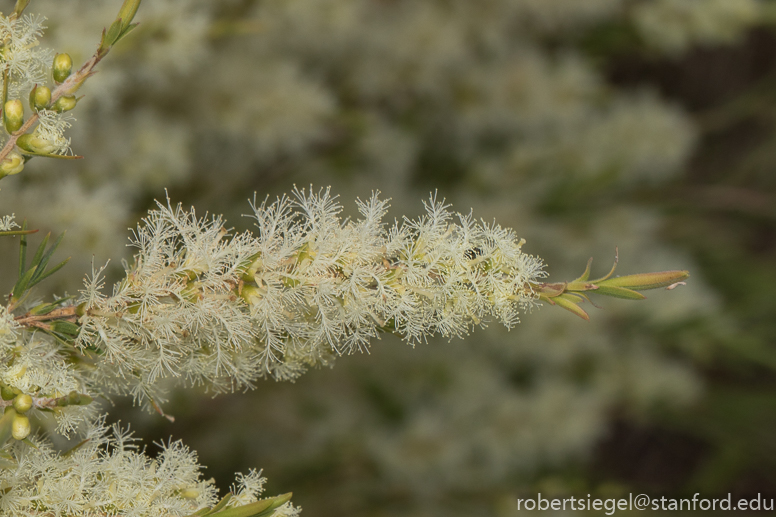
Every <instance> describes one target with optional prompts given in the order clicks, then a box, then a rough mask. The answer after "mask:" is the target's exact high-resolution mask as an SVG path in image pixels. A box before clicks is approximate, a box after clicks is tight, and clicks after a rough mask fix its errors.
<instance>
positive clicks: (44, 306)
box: [30, 296, 75, 316]
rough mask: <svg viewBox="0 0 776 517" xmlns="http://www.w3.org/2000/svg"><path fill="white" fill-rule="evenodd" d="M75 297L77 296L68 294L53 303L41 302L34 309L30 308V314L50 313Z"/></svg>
mask: <svg viewBox="0 0 776 517" xmlns="http://www.w3.org/2000/svg"><path fill="white" fill-rule="evenodd" d="M74 298H75V296H66V297H64V298H60V299H59V300H56V301H53V302H51V303H41V304H40V305H36V306H35V307H33V308H32V309H30V314H32V315H33V316H40V315H42V314H48V313H49V312H51V311H53V310H54V309H56V308H57V307H59V306H60V305H62V304H63V303H66V302H69V301H70V300H72V299H74Z"/></svg>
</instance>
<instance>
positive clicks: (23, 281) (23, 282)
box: [11, 267, 37, 300]
mask: <svg viewBox="0 0 776 517" xmlns="http://www.w3.org/2000/svg"><path fill="white" fill-rule="evenodd" d="M36 269H37V268H36V267H32V268H30V269H29V270H28V271H27V272H26V273H25V274H24V276H23V277H21V278H20V279H19V281H18V282H16V285H15V286H14V287H13V292H12V293H11V297H12V298H13V299H14V300H19V299H20V298H21V297H22V295H23V294H24V292H25V291H26V290H27V285H28V284H29V283H30V279H31V278H32V275H34V274H35V270H36Z"/></svg>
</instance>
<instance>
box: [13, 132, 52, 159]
mask: <svg viewBox="0 0 776 517" xmlns="http://www.w3.org/2000/svg"><path fill="white" fill-rule="evenodd" d="M16 146H17V147H18V148H19V149H21V150H22V151H27V152H29V153H34V154H50V153H53V152H54V151H56V150H57V147H56V146H55V145H53V144H52V143H51V142H49V141H48V140H44V139H43V138H40V137H39V136H36V135H35V133H26V134H24V135H22V136H20V137H19V138H17V139H16Z"/></svg>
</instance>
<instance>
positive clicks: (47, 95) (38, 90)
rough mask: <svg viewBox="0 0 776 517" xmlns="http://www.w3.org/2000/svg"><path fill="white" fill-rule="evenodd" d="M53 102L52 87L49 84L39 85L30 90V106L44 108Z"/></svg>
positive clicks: (34, 108)
mask: <svg viewBox="0 0 776 517" xmlns="http://www.w3.org/2000/svg"><path fill="white" fill-rule="evenodd" d="M50 103H51V89H50V88H49V87H48V86H38V85H35V88H33V89H32V91H31V92H30V108H32V109H33V110H42V109H46V108H48V105H49V104H50Z"/></svg>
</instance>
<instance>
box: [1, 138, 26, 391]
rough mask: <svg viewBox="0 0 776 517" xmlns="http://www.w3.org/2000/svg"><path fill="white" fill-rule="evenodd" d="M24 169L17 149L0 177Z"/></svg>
mask: <svg viewBox="0 0 776 517" xmlns="http://www.w3.org/2000/svg"><path fill="white" fill-rule="evenodd" d="M22 169H24V157H23V156H22V155H21V154H19V153H17V152H16V151H11V152H10V153H8V156H6V157H5V159H3V161H2V162H1V163H0V178H4V177H6V176H12V175H14V174H19V173H20V172H22ZM3 389H5V388H3Z"/></svg>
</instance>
